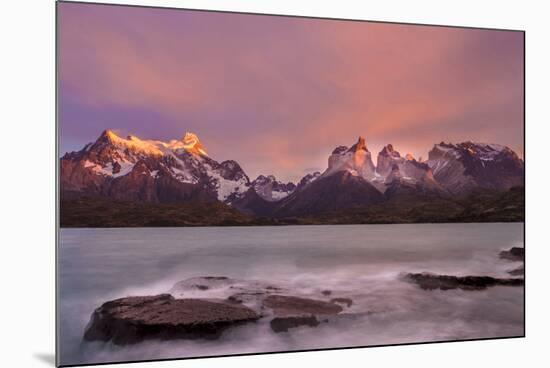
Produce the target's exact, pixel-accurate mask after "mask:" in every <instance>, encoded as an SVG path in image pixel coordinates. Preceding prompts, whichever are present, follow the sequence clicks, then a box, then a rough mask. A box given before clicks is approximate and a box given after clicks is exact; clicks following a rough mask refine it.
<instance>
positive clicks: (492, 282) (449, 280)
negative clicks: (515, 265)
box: [405, 273, 524, 290]
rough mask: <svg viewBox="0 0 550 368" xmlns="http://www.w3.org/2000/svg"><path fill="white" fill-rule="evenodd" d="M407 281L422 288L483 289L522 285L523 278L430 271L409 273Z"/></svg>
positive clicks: (406, 276) (406, 277)
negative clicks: (460, 274) (441, 273)
mask: <svg viewBox="0 0 550 368" xmlns="http://www.w3.org/2000/svg"><path fill="white" fill-rule="evenodd" d="M405 279H406V280H407V281H410V282H413V283H415V284H417V285H418V286H420V287H421V288H422V289H424V290H435V289H440V290H451V289H461V290H484V289H487V288H488V287H491V286H499V285H500V286H523V284H524V282H523V279H515V278H512V279H500V278H494V277H490V276H449V275H434V274H431V273H409V274H406V275H405Z"/></svg>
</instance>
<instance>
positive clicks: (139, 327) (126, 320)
mask: <svg viewBox="0 0 550 368" xmlns="http://www.w3.org/2000/svg"><path fill="white" fill-rule="evenodd" d="M260 317H261V316H260V315H259V314H257V313H256V312H254V311H253V310H252V309H250V308H248V307H246V306H243V305H239V304H231V303H225V302H224V301H213V300H202V299H175V298H174V297H173V296H171V295H169V294H161V295H156V296H134V297H126V298H120V299H116V300H112V301H108V302H106V303H104V304H103V305H102V306H101V307H99V308H97V309H96V310H95V311H94V312H93V314H92V317H91V320H90V322H89V324H88V326H87V327H86V331H85V333H84V340H86V341H112V342H113V343H114V344H116V345H127V344H133V343H137V342H140V341H143V340H147V339H161V340H172V339H199V338H204V339H215V338H218V337H219V336H220V335H221V333H222V332H223V331H224V330H225V329H227V328H229V327H232V326H236V325H239V324H242V323H247V322H253V321H256V320H258V319H259V318H260Z"/></svg>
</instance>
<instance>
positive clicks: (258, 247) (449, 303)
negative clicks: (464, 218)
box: [59, 224, 524, 365]
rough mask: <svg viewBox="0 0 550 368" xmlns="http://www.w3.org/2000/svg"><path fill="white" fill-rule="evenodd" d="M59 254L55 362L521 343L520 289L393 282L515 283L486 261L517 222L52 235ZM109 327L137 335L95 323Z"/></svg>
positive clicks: (518, 232) (500, 263) (518, 234)
mask: <svg viewBox="0 0 550 368" xmlns="http://www.w3.org/2000/svg"><path fill="white" fill-rule="evenodd" d="M419 240H421V241H419ZM60 246H61V247H62V249H63V252H61V253H60V266H59V267H60V285H61V290H62V292H61V295H60V298H59V312H60V316H62V317H61V318H60V319H59V323H60V330H59V337H60V345H59V346H60V359H61V363H62V364H64V365H72V364H84V363H102V362H103V363H105V362H113V361H130V360H150V359H168V358H185V357H198V356H213V355H228V354H242V353H260V352H275V351H294V350H308V349H323V348H333V347H351V346H369V345H380V344H396V343H413V342H427V341H446V340H460V339H472V338H488V337H505V336H506V337H509V336H521V335H523V322H524V321H523V302H522V301H523V287H522V286H501V285H495V286H491V287H487V288H484V289H480V290H464V289H461V288H451V289H447V290H442V289H433V290H427V289H423V288H421V287H420V286H419V285H418V284H416V283H414V282H409V281H407V280H404V279H403V278H402V275H403V274H407V273H410V274H421V273H423V272H431V273H432V274H433V275H437V276H438V277H439V276H449V277H453V278H454V277H456V278H460V277H465V276H476V277H481V276H483V277H491V278H494V279H517V280H519V281H515V282H518V283H520V282H521V279H522V277H521V276H519V277H515V276H511V275H510V274H509V272H510V271H512V270H514V269H517V268H518V267H521V266H522V264H523V263H522V262H521V261H512V260H509V259H502V258H500V256H499V253H500V252H501V251H504V250H509V249H510V248H512V247H521V246H522V225H520V224H438V225H392V226H387V225H349V226H303V227H302V226H293V227H257V228H243V227H224V228H208V229H206V228H167V229H152V228H149V229H101V230H99V229H62V232H61V244H60ZM106 260H108V262H106ZM222 272H223V273H222ZM199 307H200V308H199ZM199 310H200V313H199ZM157 313H158V314H159V315H157ZM121 317H129V318H131V319H132V320H133V321H134V322H135V323H136V326H140V328H139V329H138V330H137V331H129V330H128V324H127V323H126V322H127V321H126V322H124V321H123V323H120V324H119V323H118V322H117V323H104V322H105V321H108V320H109V319H113V320H115V321H118V320H120V319H121ZM191 325H193V328H191Z"/></svg>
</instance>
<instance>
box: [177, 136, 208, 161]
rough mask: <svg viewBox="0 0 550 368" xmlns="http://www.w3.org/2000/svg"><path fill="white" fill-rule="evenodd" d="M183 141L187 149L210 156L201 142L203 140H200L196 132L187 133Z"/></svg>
mask: <svg viewBox="0 0 550 368" xmlns="http://www.w3.org/2000/svg"><path fill="white" fill-rule="evenodd" d="M182 142H183V148H185V150H186V151H188V152H190V153H194V154H199V155H204V156H208V154H207V153H206V150H205V148H204V146H203V145H202V144H201V142H200V141H199V137H197V135H196V134H194V133H191V132H187V133H185V136H184V137H183V139H182Z"/></svg>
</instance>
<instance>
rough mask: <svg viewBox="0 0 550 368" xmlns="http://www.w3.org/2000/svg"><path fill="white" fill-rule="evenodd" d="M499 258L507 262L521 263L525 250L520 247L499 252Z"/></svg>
mask: <svg viewBox="0 0 550 368" xmlns="http://www.w3.org/2000/svg"><path fill="white" fill-rule="evenodd" d="M499 255H500V258H502V259H507V260H509V261H523V260H524V259H525V249H524V248H520V247H512V248H510V249H509V250H503V251H502V252H500V254H499Z"/></svg>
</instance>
